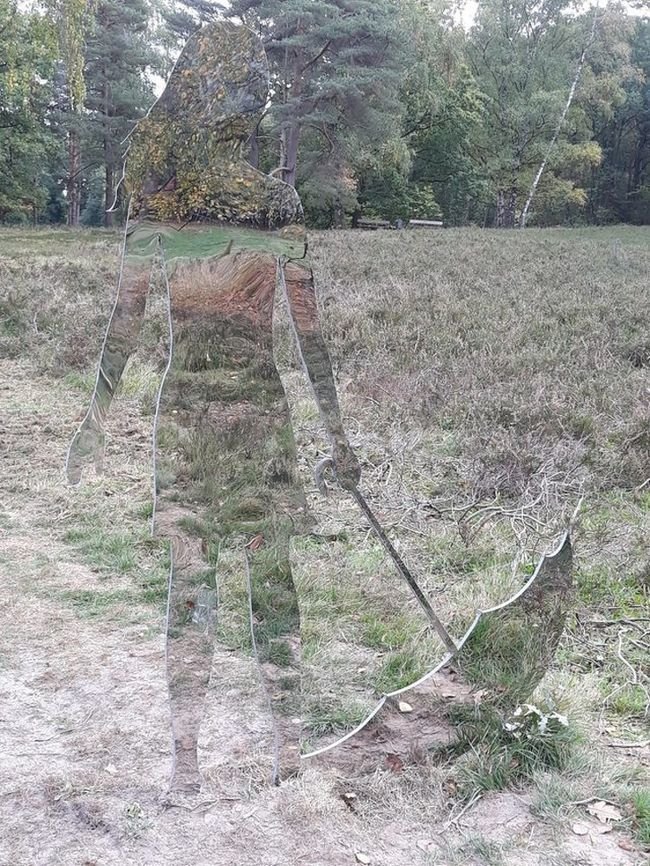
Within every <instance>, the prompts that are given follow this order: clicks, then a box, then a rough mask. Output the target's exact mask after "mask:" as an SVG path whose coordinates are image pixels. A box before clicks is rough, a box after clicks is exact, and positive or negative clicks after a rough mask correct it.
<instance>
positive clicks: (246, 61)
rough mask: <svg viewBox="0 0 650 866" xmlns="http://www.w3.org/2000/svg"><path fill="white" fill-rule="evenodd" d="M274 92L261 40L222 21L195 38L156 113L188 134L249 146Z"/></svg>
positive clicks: (250, 31) (172, 77)
mask: <svg viewBox="0 0 650 866" xmlns="http://www.w3.org/2000/svg"><path fill="white" fill-rule="evenodd" d="M268 91H269V67H268V62H267V59H266V53H265V51H264V46H263V45H262V42H261V40H260V39H259V38H258V37H257V36H256V35H255V33H253V31H252V30H249V29H248V27H244V26H242V25H237V24H233V23H232V22H230V21H217V22H215V23H214V24H210V25H209V26H207V27H204V28H202V29H201V30H199V31H197V32H196V33H194V34H193V35H192V36H191V37H190V38H189V40H188V41H187V43H186V44H185V47H184V48H183V51H182V52H181V54H180V56H179V58H178V61H177V62H176V65H175V66H174V69H173V71H172V74H171V76H170V78H169V81H168V82H167V86H166V87H165V90H164V91H163V93H162V95H161V97H160V99H159V100H158V102H157V103H156V105H155V106H154V109H153V110H154V111H155V112H156V113H158V112H164V113H165V114H166V115H167V116H168V118H169V119H170V120H173V121H176V122H177V123H180V124H181V125H182V127H183V128H184V129H185V130H187V132H188V134H191V133H192V132H193V131H196V132H198V131H199V130H200V131H201V132H204V133H205V132H207V133H209V134H211V135H213V136H216V137H217V138H219V139H221V140H223V141H245V140H246V139H247V138H248V137H249V136H250V134H251V132H252V131H253V130H254V128H255V126H256V125H257V124H258V122H259V120H260V116H261V114H262V112H263V110H264V108H265V106H266V102H267V99H268Z"/></svg>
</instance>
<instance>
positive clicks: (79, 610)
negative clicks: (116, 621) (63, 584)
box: [61, 589, 137, 619]
mask: <svg viewBox="0 0 650 866" xmlns="http://www.w3.org/2000/svg"><path fill="white" fill-rule="evenodd" d="M61 597H62V598H63V599H64V600H65V601H67V602H68V603H69V604H70V605H71V606H72V609H73V610H74V611H75V613H76V614H77V615H78V616H80V617H82V618H83V619H94V618H96V617H103V616H106V615H107V614H109V613H110V612H111V610H112V609H113V608H115V607H117V606H120V605H126V604H134V603H135V602H136V601H137V596H136V594H135V593H134V592H133V590H130V589H115V590H107V591H105V592H99V591H97V590H94V589H71V590H65V591H64V592H62V593H61Z"/></svg>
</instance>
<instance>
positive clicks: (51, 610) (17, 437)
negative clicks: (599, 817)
mask: <svg viewBox="0 0 650 866" xmlns="http://www.w3.org/2000/svg"><path fill="white" fill-rule="evenodd" d="M53 388H54V383H53V381H52V380H49V379H46V378H41V377H38V376H32V375H31V374H30V371H29V368H28V367H26V366H25V365H24V364H19V363H18V362H9V361H7V362H2V365H1V366H0V418H1V419H2V420H1V421H0V425H1V426H0V437H1V444H0V457H1V458H2V473H1V481H0V484H1V488H0V572H1V580H2V587H3V590H2V600H3V603H2V605H1V606H0V828H1V829H0V864H1V866H46V864H47V866H50V864H52V866H54V864H62V866H63V864H64V866H72V864H74V866H108V864H115V866H127V864H138V866H164V864H175V866H185V864H187V866H190V864H191V866H203V864H205V866H208V864H210V866H222V864H224V866H225V864H233V866H247V864H256V866H276V864H277V866H285V864H286V866H289V864H291V866H293V864H296V866H298V864H309V866H339V864H340V866H344V864H355V863H369V864H375V866H407V864H428V866H434V864H436V866H445V864H449V866H453V864H456V863H468V864H473V863H478V864H480V863H486V864H487V863H504V864H518V866H527V864H530V866H533V864H548V866H560V864H561V866H571V864H574V866H640V864H641V863H643V862H645V860H644V857H643V855H642V854H641V853H640V852H638V850H637V851H635V850H634V847H633V845H632V844H631V842H630V841H629V838H628V837H627V836H625V835H623V834H620V833H615V832H611V833H607V834H606V835H601V834H600V828H599V827H598V825H597V824H596V822H590V820H588V819H587V820H586V824H587V825H588V831H589V832H588V833H587V834H586V835H584V836H577V835H575V834H573V833H572V832H571V829H570V823H569V824H557V823H555V824H550V823H545V822H544V821H542V820H540V819H538V818H535V817H533V814H532V813H531V810H530V799H529V797H528V796H527V795H526V794H525V793H521V792H520V793H502V794H494V795H491V796H487V797H485V798H483V799H482V800H481V801H479V802H478V803H477V804H476V805H474V806H473V807H472V808H471V809H469V810H467V811H466V812H465V813H464V814H460V813H459V809H458V808H456V809H455V810H452V811H451V812H450V810H449V808H446V807H445V794H444V788H443V786H442V785H441V782H440V774H439V773H438V775H436V773H435V772H433V773H432V772H431V771H430V768H429V769H427V768H426V767H425V766H424V765H421V766H417V765H416V766H414V767H412V768H407V769H406V770H404V771H403V772H399V773H395V772H391V770H390V768H388V769H387V768H386V766H384V765H382V764H378V765H377V766H375V767H374V768H372V767H371V768H370V769H368V768H367V767H366V768H365V773H364V775H363V777H359V778H357V779H355V775H354V771H355V768H354V766H348V767H347V768H345V770H344V771H342V770H341V768H340V767H331V766H330V767H327V766H320V765H319V766H316V765H311V766H308V767H306V769H305V772H304V774H303V775H302V777H301V778H299V779H298V780H296V781H293V782H290V783H286V784H285V785H283V786H282V787H281V788H279V789H271V788H269V787H268V786H267V785H266V783H265V779H266V778H267V776H268V767H269V760H268V752H269V748H268V746H269V742H270V736H271V732H270V728H269V722H268V718H267V714H266V712H265V709H264V700H263V696H262V695H261V694H260V691H259V688H258V683H257V679H256V675H255V670H254V668H253V666H252V664H251V663H250V662H249V661H248V660H247V659H245V658H241V657H239V656H238V655H237V654H235V653H229V652H226V651H223V650H217V653H216V655H215V661H214V670H213V685H212V690H211V695H210V701H209V706H208V708H207V713H206V724H205V726H204V732H203V735H202V744H201V745H202V754H201V759H202V766H203V771H204V775H205V785H204V789H203V791H202V793H201V795H200V796H199V797H198V798H197V799H195V800H193V801H188V802H186V803H177V804H172V805H170V804H169V803H168V802H166V801H165V789H166V783H167V779H168V774H169V771H170V756H169V731H168V707H167V696H166V686H165V679H164V664H163V649H164V648H163V640H162V617H161V615H160V612H159V611H158V610H156V609H153V608H152V607H148V608H142V610H138V611H131V610H125V611H122V615H111V616H101V615H100V616H93V617H81V616H79V614H78V612H76V611H75V610H74V608H73V606H72V605H71V604H70V602H69V600H68V596H67V595H66V593H69V592H70V591H71V590H84V589H94V588H96V587H97V585H98V580H99V578H98V576H97V574H95V573H93V572H92V571H91V570H89V569H88V568H86V567H85V566H84V565H82V564H80V562H79V561H78V558H75V557H76V555H75V552H74V551H73V550H72V548H71V547H70V546H69V545H66V544H65V543H64V542H63V541H62V526H63V525H64V524H65V521H66V519H67V517H68V516H69V513H70V509H71V508H72V507H73V506H74V503H75V501H77V500H75V498H74V497H75V496H78V493H77V494H76V493H75V492H74V491H70V490H69V489H68V488H66V486H65V485H64V482H63V473H62V466H63V459H64V455H65V449H66V445H67V442H68V440H69V437H70V435H71V433H72V431H73V429H74V424H75V418H76V417H77V416H78V411H79V408H80V406H79V395H78V393H77V394H73V393H67V394H66V392H65V391H64V390H59V389H58V388H57V390H56V391H55V390H53ZM120 424H121V425H122V426H121V427H120V428H115V427H114V428H113V430H112V433H113V437H114V440H115V439H116V438H118V437H119V438H121V439H122V443H121V444H122V447H123V448H125V449H126V450H127V452H128V454H129V458H128V460H127V462H126V463H123V462H122V461H121V460H119V459H118V458H117V456H116V454H117V450H116V449H114V448H113V446H110V447H109V453H108V464H109V465H108V473H109V475H110V474H111V473H112V477H114V478H117V479H118V480H120V479H121V482H122V483H123V485H126V484H127V483H128V481H129V479H131V480H132V481H133V484H134V485H135V486H137V487H138V490H141V489H143V488H144V486H146V484H147V479H146V477H145V476H144V474H143V473H142V468H141V467H142V466H143V465H144V463H143V460H144V458H145V457H146V437H145V436H144V434H143V433H139V432H138V430H137V424H138V421H137V419H136V418H135V417H133V418H130V419H129V418H128V417H127V418H126V419H124V420H123V421H122V422H120ZM129 425H130V426H129ZM134 431H135V432H134ZM92 495H93V496H96V497H107V496H110V495H111V488H110V486H103V485H102V484H101V483H96V484H95V486H94V488H93V492H92ZM76 507H78V501H77V506H76ZM118 613H119V611H118ZM113 614H114V611H113ZM406 745H408V744H406ZM428 780H430V784H431V789H430V796H428V793H427V787H426V786H427V784H428V783H429V782H428ZM349 793H356V794H357V796H356V798H349V797H345V796H343V795H345V794H349ZM454 818H455V819H456V820H452V819H454ZM478 838H480V840H481V844H480V845H479V844H478V843H477V842H476V839H478ZM626 848H627V849H632V850H626Z"/></svg>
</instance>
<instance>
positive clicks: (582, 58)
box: [519, 6, 598, 229]
mask: <svg viewBox="0 0 650 866" xmlns="http://www.w3.org/2000/svg"><path fill="white" fill-rule="evenodd" d="M597 23H598V7H597V6H596V7H595V8H594V20H593V22H592V25H591V35H590V37H589V40H588V42H587V44H586V45H585V47H584V48H583V49H582V54H581V55H580V60H579V61H578V67H577V69H576V74H575V76H574V78H573V82H572V84H571V88H570V90H569V95H568V96H567V100H566V102H565V103H564V109H563V110H562V114H561V115H560V119H559V120H558V122H557V126H556V127H555V132H554V133H553V138H551V141H550V143H549V146H548V149H547V151H546V156H545V157H544V159H543V160H542V164H541V165H540V167H539V169H538V170H537V174H536V175H535V179H534V180H533V184H532V186H531V188H530V192H529V193H528V199H527V200H526V204H525V205H524V209H523V210H522V212H521V218H520V220H519V227H520V228H522V229H525V228H526V220H527V218H528V211H529V210H530V206H531V204H532V203H533V197H534V195H535V193H536V192H537V187H538V186H539V182H540V180H541V179H542V175H543V174H544V169H545V168H546V163H547V162H548V160H549V157H550V156H551V153H552V152H553V148H554V147H555V144H556V142H557V140H558V138H559V136H560V132H561V131H562V127H563V126H564V121H565V120H566V116H567V114H568V113H569V109H570V108H571V104H572V103H573V97H574V96H575V95H576V89H577V87H578V81H579V80H580V75H581V73H582V67H583V66H584V65H585V58H586V56H587V51H588V50H589V48H590V47H591V44H592V42H593V41H594V39H595V38H596V26H597Z"/></svg>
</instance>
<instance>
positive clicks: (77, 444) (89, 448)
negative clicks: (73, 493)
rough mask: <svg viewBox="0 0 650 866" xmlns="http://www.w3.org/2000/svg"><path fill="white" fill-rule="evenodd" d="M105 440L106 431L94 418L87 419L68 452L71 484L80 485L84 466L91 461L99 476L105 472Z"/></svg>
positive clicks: (67, 469) (67, 471)
mask: <svg viewBox="0 0 650 866" xmlns="http://www.w3.org/2000/svg"><path fill="white" fill-rule="evenodd" d="M104 439H105V437H104V430H103V429H102V428H101V427H100V426H99V425H98V424H97V422H96V421H95V420H94V419H93V417H92V416H89V417H88V418H86V420H85V421H84V422H83V424H82V425H81V427H80V428H79V430H78V431H77V433H76V434H75V437H74V439H73V440H72V443H71V445H70V450H69V451H68V459H67V462H66V467H65V469H66V475H67V477H68V483H69V484H74V485H77V484H79V482H80V481H81V475H82V472H83V469H84V464H86V463H88V462H90V461H91V460H92V461H93V462H94V464H95V471H96V472H97V473H98V474H101V473H102V472H103V471H104Z"/></svg>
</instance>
